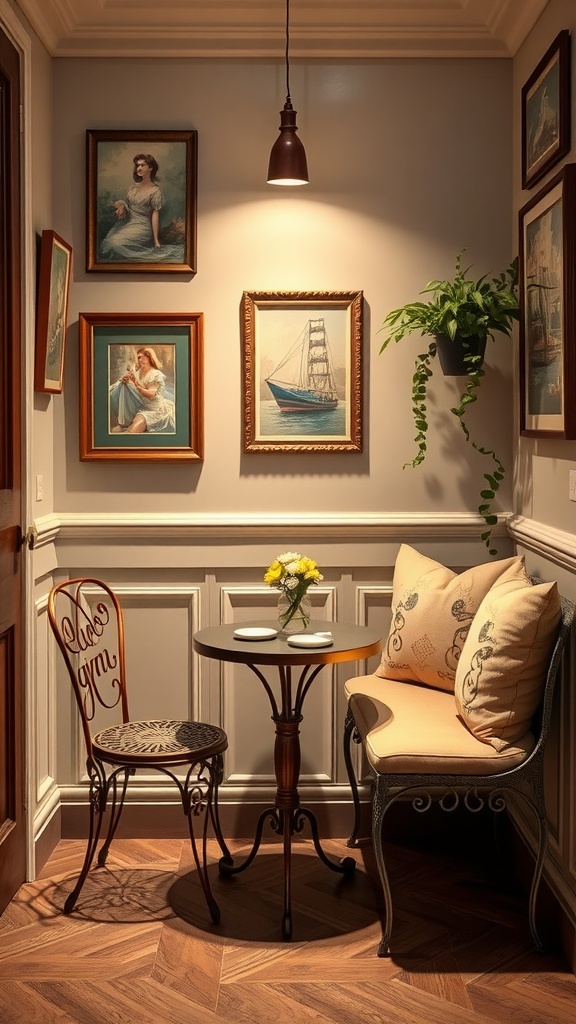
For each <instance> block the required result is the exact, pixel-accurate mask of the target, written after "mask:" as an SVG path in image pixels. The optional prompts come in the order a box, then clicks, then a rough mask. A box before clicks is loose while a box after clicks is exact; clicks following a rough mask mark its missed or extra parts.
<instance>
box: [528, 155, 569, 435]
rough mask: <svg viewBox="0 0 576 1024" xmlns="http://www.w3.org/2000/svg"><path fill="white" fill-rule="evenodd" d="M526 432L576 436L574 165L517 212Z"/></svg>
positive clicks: (566, 168)
mask: <svg viewBox="0 0 576 1024" xmlns="http://www.w3.org/2000/svg"><path fill="white" fill-rule="evenodd" d="M519 220H520V223H519V267H520V273H519V283H520V379H521V396H520V397H521V418H522V421H521V430H522V434H524V435H525V436H527V437H556V438H564V439H565V440H574V439H575V438H576V403H575V402H574V398H573V395H574V385H575V381H576V344H575V341H574V333H575V329H576V257H575V255H574V254H575V252H576V164H567V165H566V166H565V167H563V168H562V170H561V171H560V172H559V173H558V174H556V175H555V177H554V178H552V180H551V181H549V182H548V184H547V185H545V186H544V187H543V188H542V189H541V190H540V191H539V192H538V194H537V195H535V196H534V198H533V199H531V200H530V202H529V203H527V204H526V205H525V206H524V207H523V208H522V209H521V210H520V214H519Z"/></svg>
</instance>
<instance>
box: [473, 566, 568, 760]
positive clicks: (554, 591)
mask: <svg viewBox="0 0 576 1024" xmlns="http://www.w3.org/2000/svg"><path fill="white" fill-rule="evenodd" d="M560 615H561V611H560V597H559V595H558V587H557V585H556V583H539V584H537V585H536V586H533V585H532V583H531V582H530V580H528V581H527V582H526V583H524V584H523V583H522V581H521V580H518V579H511V578H506V574H505V575H504V576H502V577H501V579H500V580H498V581H497V583H496V584H495V585H494V586H493V587H492V588H491V589H490V591H489V592H488V594H487V595H486V597H485V598H484V600H483V601H482V604H481V605H480V608H479V609H478V611H477V613H476V615H475V617H474V621H473V622H472V625H471V626H470V632H469V634H468V638H467V640H466V643H465V644H464V649H463V651H462V654H461V657H460V661H459V662H458V669H457V672H456V690H455V703H456V709H457V711H458V712H459V714H460V715H461V717H462V720H463V721H464V722H465V724H466V725H467V727H468V728H469V729H470V731H471V732H472V733H473V734H474V736H476V738H477V739H479V740H482V741H483V742H484V743H489V744H491V745H492V747H494V749H495V750H498V751H501V750H504V749H505V747H507V745H508V744H513V743H516V741H517V740H518V739H519V738H520V737H521V736H523V735H524V734H525V733H526V732H527V731H528V730H529V729H530V726H531V723H532V718H533V715H534V713H535V711H536V708H537V707H538V704H539V703H540V699H541V697H542V691H543V688H544V683H545V681H546V670H547V667H548V662H549V660H550V652H551V650H552V645H553V643H554V640H555V638H556V634H557V632H558V625H559V623H560Z"/></svg>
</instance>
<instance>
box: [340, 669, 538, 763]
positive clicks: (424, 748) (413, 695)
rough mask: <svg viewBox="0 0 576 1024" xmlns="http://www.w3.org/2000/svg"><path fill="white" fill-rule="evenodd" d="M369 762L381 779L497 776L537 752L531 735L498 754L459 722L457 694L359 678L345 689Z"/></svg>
mask: <svg viewBox="0 0 576 1024" xmlns="http://www.w3.org/2000/svg"><path fill="white" fill-rule="evenodd" d="M345 691H346V696H347V698H348V700H349V703H350V709H351V711H352V714H353V716H354V721H355V723H356V726H357V728H358V731H359V733H360V736H361V738H362V741H363V743H364V748H365V751H366V756H367V758H368V760H369V762H370V764H371V765H372V767H373V768H374V769H375V771H377V772H379V773H380V774H388V773H390V772H394V773H414V772H416V773H424V774H431V775H435V774H442V775H445V774H449V775H475V774H481V775H493V774H497V773H498V772H502V771H506V770H508V769H509V768H515V767H516V766H517V765H518V764H520V763H521V762H522V761H523V760H525V758H526V757H527V756H528V754H529V753H530V752H531V751H532V750H533V749H534V744H535V740H534V737H533V736H532V734H531V733H527V735H525V736H524V737H522V739H520V740H518V741H517V742H516V743H515V744H514V745H513V746H512V745H510V746H508V747H506V749H505V750H504V751H503V752H501V753H499V752H497V751H496V750H494V747H492V746H490V744H488V743H484V742H482V740H479V739H477V738H476V736H474V734H473V733H472V732H470V730H469V729H467V728H466V726H465V725H464V724H463V722H462V721H461V720H460V718H459V717H458V714H457V711H456V704H455V700H454V694H451V693H445V692H443V691H442V690H436V689H432V688H431V687H427V686H422V685H420V684H418V683H406V682H401V681H399V680H396V679H385V678H382V677H381V676H377V675H365V676H356V677H355V678H354V679H349V680H348V681H347V683H346V684H345Z"/></svg>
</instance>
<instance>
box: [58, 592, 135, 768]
mask: <svg viewBox="0 0 576 1024" xmlns="http://www.w3.org/2000/svg"><path fill="white" fill-rule="evenodd" d="M48 618H49V621H50V626H51V628H52V631H53V633H54V635H55V637H56V640H57V642H58V646H59V648H60V650H61V652H62V655H63V657H64V661H65V663H66V667H67V669H68V674H69V676H70V680H71V682H72V687H73V690H74V695H75V698H76V703H77V705H78V709H79V711H80V715H81V718H82V726H83V730H84V737H85V740H86V746H87V749H88V752H89V753H90V751H91V723H94V725H95V726H100V724H103V723H101V722H100V721H99V720H100V719H101V718H102V712H101V711H100V710H99V709H106V710H110V709H112V708H116V707H118V706H119V707H120V711H121V713H122V721H124V722H127V721H128V717H129V716H128V701H127V694H126V676H125V664H124V626H123V620H122V610H121V608H120V605H119V602H118V599H117V597H116V595H115V594H114V593H113V592H112V591H111V590H110V588H109V587H108V586H107V585H106V584H105V583H103V582H102V581H101V580H98V579H93V578H89V577H82V578H79V579H73V580H67V581H65V582H64V583H59V584H58V585H57V586H55V587H53V588H52V590H51V592H50V595H49V598H48Z"/></svg>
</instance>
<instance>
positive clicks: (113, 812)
mask: <svg viewBox="0 0 576 1024" xmlns="http://www.w3.org/2000/svg"><path fill="white" fill-rule="evenodd" d="M133 774H134V769H133V768H132V769H131V768H121V769H120V770H119V771H115V772H114V774H113V776H112V778H111V779H109V780H108V788H110V784H111V785H112V802H111V805H110V823H109V825H108V832H107V834H106V839H105V841H104V845H103V846H102V848H101V850H100V852H99V854H98V861H97V863H98V867H99V868H103V867H104V865H105V863H106V860H107V858H108V851H109V850H110V845H111V843H112V840H113V839H114V836H115V835H116V829H117V828H118V822H119V821H120V815H121V814H122V808H123V807H124V798H125V796H126V790H127V788H128V780H129V778H130V776H131V775H133ZM120 775H122V777H123V778H122V789H121V791H120V799H118V777H119V776H120Z"/></svg>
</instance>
